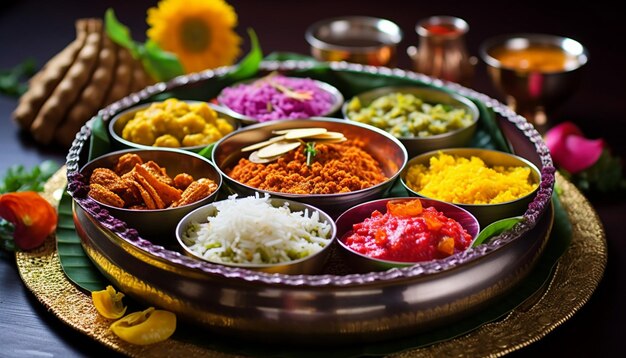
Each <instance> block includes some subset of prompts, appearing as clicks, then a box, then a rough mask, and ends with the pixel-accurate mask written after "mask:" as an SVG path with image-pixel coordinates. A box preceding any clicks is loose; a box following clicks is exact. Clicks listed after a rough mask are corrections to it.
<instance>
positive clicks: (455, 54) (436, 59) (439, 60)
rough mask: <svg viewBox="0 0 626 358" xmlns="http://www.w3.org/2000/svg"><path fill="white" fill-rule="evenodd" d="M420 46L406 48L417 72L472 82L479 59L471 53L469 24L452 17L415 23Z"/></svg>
mask: <svg viewBox="0 0 626 358" xmlns="http://www.w3.org/2000/svg"><path fill="white" fill-rule="evenodd" d="M415 31H416V32H417V34H418V36H419V46H418V47H414V46H411V47H409V48H408V49H407V53H408V55H409V57H411V59H412V60H413V66H414V69H415V71H417V72H420V73H423V74H426V75H429V76H432V77H436V78H440V79H443V80H446V81H452V82H457V83H460V84H462V85H465V86H469V85H470V84H471V80H472V77H473V75H474V65H475V64H476V59H475V58H474V57H472V56H470V55H469V54H468V51H467V48H466V46H465V34H466V33H467V32H468V31H469V25H468V24H467V22H465V20H463V19H460V18H458V17H453V16H431V17H428V18H425V19H422V20H420V21H419V22H418V23H417V25H416V26H415Z"/></svg>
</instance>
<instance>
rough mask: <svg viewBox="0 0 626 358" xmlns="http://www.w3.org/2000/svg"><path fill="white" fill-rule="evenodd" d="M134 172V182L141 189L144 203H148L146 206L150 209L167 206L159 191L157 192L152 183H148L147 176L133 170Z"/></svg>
mask: <svg viewBox="0 0 626 358" xmlns="http://www.w3.org/2000/svg"><path fill="white" fill-rule="evenodd" d="M132 173H133V179H134V182H133V184H134V185H135V187H136V188H137V189H139V193H140V194H141V198H142V199H143V201H144V203H146V207H147V208H148V209H150V210H154V209H163V208H165V203H164V202H163V199H161V197H160V196H159V193H157V191H156V190H155V189H154V188H153V187H152V186H151V185H150V183H148V181H147V180H146V178H144V177H143V176H142V175H141V174H139V173H138V172H136V171H133V172H132Z"/></svg>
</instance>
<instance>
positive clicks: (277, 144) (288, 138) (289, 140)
mask: <svg viewBox="0 0 626 358" xmlns="http://www.w3.org/2000/svg"><path fill="white" fill-rule="evenodd" d="M273 133H274V134H278V135H277V136H275V137H272V138H270V139H268V140H265V141H262V142H259V143H255V144H252V145H249V146H247V147H244V148H242V149H241V151H242V152H249V151H252V150H257V149H258V151H255V152H252V153H251V154H250V156H249V157H248V160H250V161H251V162H253V163H259V164H263V163H269V162H271V161H274V160H276V159H278V158H280V157H281V156H282V155H283V154H286V153H288V152H290V151H292V150H294V149H296V148H298V147H299V146H300V145H304V146H305V149H304V153H305V154H306V156H307V160H306V162H307V165H311V163H312V161H313V157H314V156H315V154H316V153H317V151H316V150H315V142H321V143H339V142H343V141H346V140H347V139H346V137H345V136H344V135H343V133H340V132H329V131H328V130H327V129H326V128H320V127H310V128H292V129H284V130H278V131H274V132H273ZM307 139H315V141H309V142H307V141H306V140H307Z"/></svg>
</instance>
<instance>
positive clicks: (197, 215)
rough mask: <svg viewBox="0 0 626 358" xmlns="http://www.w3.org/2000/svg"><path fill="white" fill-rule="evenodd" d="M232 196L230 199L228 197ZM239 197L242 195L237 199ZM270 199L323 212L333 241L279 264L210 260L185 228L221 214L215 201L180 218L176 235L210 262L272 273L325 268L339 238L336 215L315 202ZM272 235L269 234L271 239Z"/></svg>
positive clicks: (295, 208)
mask: <svg viewBox="0 0 626 358" xmlns="http://www.w3.org/2000/svg"><path fill="white" fill-rule="evenodd" d="M226 200H228V199H226ZM235 200H239V199H235ZM269 200H270V203H271V204H272V206H274V207H282V206H283V205H284V204H285V203H288V204H289V210H290V211H291V212H292V213H293V212H303V213H304V215H307V217H311V216H312V215H313V213H315V212H317V213H318V215H319V221H320V222H325V223H327V224H328V225H330V227H331V231H330V237H329V238H328V239H330V241H329V242H328V244H327V245H326V246H324V248H322V249H321V250H320V251H318V252H316V253H314V254H312V255H309V256H307V257H303V258H301V259H298V260H293V261H290V262H284V263H277V264H236V263H223V262H214V261H211V260H207V259H205V258H203V257H202V256H201V255H199V254H198V253H196V252H194V251H193V250H191V249H190V248H189V246H188V245H187V244H186V243H185V241H184V239H183V237H184V235H185V232H186V231H187V230H188V229H189V227H190V226H191V225H192V224H193V223H206V222H207V217H209V216H215V215H216V214H217V209H216V207H215V203H211V204H208V205H205V206H202V207H199V208H197V209H195V210H194V211H192V212H190V213H189V214H187V215H185V217H184V218H183V219H182V220H181V221H180V223H179V224H178V225H177V227H176V239H177V240H178V243H179V245H180V247H181V248H182V249H183V250H184V251H185V253H186V254H188V255H189V256H192V257H195V258H197V259H199V260H204V261H207V262H212V263H214V264H219V265H224V266H229V267H239V268H243V269H248V270H254V271H261V272H268V273H282V274H288V275H298V274H317V273H320V272H322V271H323V270H324V265H325V264H326V262H327V261H328V258H329V256H330V254H331V247H332V245H333V243H334V240H335V235H336V231H337V227H336V226H335V222H334V221H333V219H332V218H331V217H330V216H328V214H326V213H325V212H323V211H321V210H319V209H317V208H315V207H313V206H311V205H306V204H302V203H299V202H296V201H293V200H285V199H279V198H270V199H269ZM305 210H306V211H305ZM270 239H271V238H268V240H270Z"/></svg>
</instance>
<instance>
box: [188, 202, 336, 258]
mask: <svg viewBox="0 0 626 358" xmlns="http://www.w3.org/2000/svg"><path fill="white" fill-rule="evenodd" d="M213 205H214V206H215V208H216V209H217V213H216V215H215V216H209V217H208V218H207V220H208V222H207V223H196V222H194V223H192V224H191V225H190V226H189V228H188V229H187V231H186V233H185V235H184V237H183V241H184V243H185V244H186V245H187V246H188V248H189V249H190V250H191V251H192V252H194V253H196V254H197V255H199V256H201V257H203V258H205V259H206V260H208V261H211V262H217V263H236V264H276V263H284V262H290V261H294V260H298V259H301V258H304V257H307V256H310V255H313V254H314V253H316V252H319V251H320V250H322V249H323V248H324V247H326V246H327V245H328V244H329V243H330V241H331V238H330V233H331V229H332V228H331V225H330V224H328V223H326V222H321V221H320V217H319V213H318V212H313V213H312V214H311V213H309V210H305V211H304V212H291V211H290V210H289V206H288V204H287V203H285V205H284V206H282V207H278V208H276V207H273V206H272V205H271V203H270V199H269V196H267V195H266V196H264V197H259V196H258V194H257V195H256V196H250V197H245V198H241V199H236V198H235V196H231V197H229V198H228V200H223V201H219V202H215V203H214V204H213Z"/></svg>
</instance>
